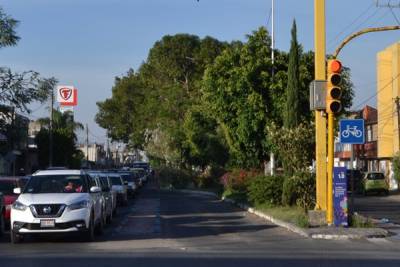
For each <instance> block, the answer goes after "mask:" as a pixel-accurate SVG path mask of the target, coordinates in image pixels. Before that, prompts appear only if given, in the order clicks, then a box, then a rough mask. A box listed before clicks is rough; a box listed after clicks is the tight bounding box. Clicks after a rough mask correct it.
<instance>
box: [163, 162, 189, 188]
mask: <svg viewBox="0 0 400 267" xmlns="http://www.w3.org/2000/svg"><path fill="white" fill-rule="evenodd" d="M157 173H158V179H159V181H160V186H161V187H164V188H171V187H172V188H177V189H181V188H186V187H187V186H189V185H190V184H192V183H193V180H194V176H193V175H192V174H191V173H190V172H189V171H188V170H182V169H175V168H171V167H167V166H163V167H161V168H160V169H159V170H158V172H157Z"/></svg>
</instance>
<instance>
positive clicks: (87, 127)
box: [86, 123, 89, 167]
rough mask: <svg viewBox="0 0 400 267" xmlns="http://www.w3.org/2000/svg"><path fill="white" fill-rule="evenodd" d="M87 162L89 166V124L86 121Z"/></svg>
mask: <svg viewBox="0 0 400 267" xmlns="http://www.w3.org/2000/svg"><path fill="white" fill-rule="evenodd" d="M86 164H87V165H88V166H87V167H89V126H88V124H87V123H86Z"/></svg>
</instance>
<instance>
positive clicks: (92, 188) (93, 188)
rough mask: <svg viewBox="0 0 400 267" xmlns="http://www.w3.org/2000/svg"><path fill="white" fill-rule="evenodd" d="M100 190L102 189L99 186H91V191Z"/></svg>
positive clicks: (97, 191) (96, 191)
mask: <svg viewBox="0 0 400 267" xmlns="http://www.w3.org/2000/svg"><path fill="white" fill-rule="evenodd" d="M100 192H101V189H100V187H98V186H92V187H91V188H90V193H100Z"/></svg>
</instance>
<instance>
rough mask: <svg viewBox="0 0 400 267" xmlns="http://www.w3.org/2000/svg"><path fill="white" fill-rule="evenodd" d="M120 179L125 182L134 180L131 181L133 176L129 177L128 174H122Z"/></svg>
mask: <svg viewBox="0 0 400 267" xmlns="http://www.w3.org/2000/svg"><path fill="white" fill-rule="evenodd" d="M121 177H122V179H124V181H127V182H134V180H133V175H130V174H122V175H121Z"/></svg>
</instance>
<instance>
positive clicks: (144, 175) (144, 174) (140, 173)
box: [131, 168, 147, 184]
mask: <svg viewBox="0 0 400 267" xmlns="http://www.w3.org/2000/svg"><path fill="white" fill-rule="evenodd" d="M131 171H132V172H134V173H136V175H137V176H138V177H139V179H140V181H141V184H144V183H145V182H146V181H147V172H146V171H145V169H143V168H132V169H131Z"/></svg>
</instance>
